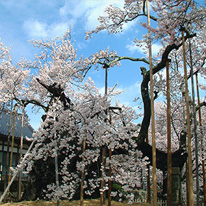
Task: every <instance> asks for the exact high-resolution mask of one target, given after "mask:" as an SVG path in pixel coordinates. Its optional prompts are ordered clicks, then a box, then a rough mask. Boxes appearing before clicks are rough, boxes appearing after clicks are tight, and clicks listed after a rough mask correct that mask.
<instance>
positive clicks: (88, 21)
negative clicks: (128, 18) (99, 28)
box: [59, 0, 131, 30]
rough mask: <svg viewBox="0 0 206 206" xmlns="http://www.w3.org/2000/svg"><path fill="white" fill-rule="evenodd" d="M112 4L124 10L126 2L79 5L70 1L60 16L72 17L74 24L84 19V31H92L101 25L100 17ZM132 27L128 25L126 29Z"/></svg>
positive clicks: (98, 0) (89, 0) (83, 0)
mask: <svg viewBox="0 0 206 206" xmlns="http://www.w3.org/2000/svg"><path fill="white" fill-rule="evenodd" d="M111 4H114V5H115V6H118V7H120V8H122V7H123V5H124V0H104V1H102V0H79V1H78V4H77V3H76V2H75V1H72V2H71V1H69V2H66V4H65V5H64V6H63V7H61V8H60V10H59V14H60V15H61V16H62V17H64V18H65V17H68V16H70V17H71V18H72V19H73V21H74V22H76V21H77V20H78V19H80V18H81V19H84V22H85V23H84V25H83V27H84V29H86V30H92V29H95V27H96V25H98V24H99V22H98V20H97V19H98V17H99V16H101V15H104V11H105V8H106V7H107V6H109V5H111ZM130 25H131V24H127V25H126V26H125V29H127V28H128V27H129V26H130Z"/></svg>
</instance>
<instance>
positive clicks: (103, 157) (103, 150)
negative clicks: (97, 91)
mask: <svg viewBox="0 0 206 206" xmlns="http://www.w3.org/2000/svg"><path fill="white" fill-rule="evenodd" d="M104 69H105V96H106V95H107V85H108V81H107V80H108V66H107V65H105V66H104ZM105 156H106V146H105V145H104V146H103V147H102V165H101V170H102V175H101V176H102V180H101V187H100V206H102V205H103V204H104V203H105V196H106V193H105V192H104V184H105V182H104V173H105Z"/></svg>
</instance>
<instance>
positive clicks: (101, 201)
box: [100, 147, 104, 206]
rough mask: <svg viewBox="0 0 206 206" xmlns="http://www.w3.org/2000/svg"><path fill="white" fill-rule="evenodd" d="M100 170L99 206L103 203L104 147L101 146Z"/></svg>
mask: <svg viewBox="0 0 206 206" xmlns="http://www.w3.org/2000/svg"><path fill="white" fill-rule="evenodd" d="M101 170H102V179H101V189H100V206H102V205H103V203H104V192H103V189H104V147H102V164H101Z"/></svg>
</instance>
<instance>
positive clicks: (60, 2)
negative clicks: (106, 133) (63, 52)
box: [0, 0, 160, 129]
mask: <svg viewBox="0 0 206 206" xmlns="http://www.w3.org/2000/svg"><path fill="white" fill-rule="evenodd" d="M112 3H114V4H115V5H117V6H120V7H122V6H123V3H124V0H35V1H33V0H19V1H16V0H7V1H4V0H0V38H1V41H2V42H3V43H4V44H5V45H6V46H11V56H12V59H13V61H14V63H15V62H17V61H18V60H19V59H20V58H21V57H24V58H25V59H28V60H29V59H31V60H32V59H33V58H34V56H35V54H36V53H38V52H39V51H38V50H37V49H35V48H33V46H32V45H30V44H29V42H28V40H31V39H43V40H46V39H51V38H55V37H56V36H61V35H63V34H64V32H65V31H66V30H69V29H70V28H72V40H73V41H74V45H75V48H76V49H77V50H78V54H79V55H83V56H84V57H87V56H89V55H91V54H92V53H96V52H97V51H99V50H101V49H107V47H108V46H109V48H110V50H115V51H117V52H118V55H120V56H132V57H142V56H144V54H143V52H142V51H141V50H140V49H139V48H138V47H135V45H134V43H133V40H134V39H135V37H140V36H142V35H143V34H144V33H143V32H145V30H144V29H142V27H140V26H139V24H138V20H137V21H135V22H133V23H129V24H127V25H125V26H124V31H123V32H122V33H120V34H116V35H108V34H107V33H106V32H101V33H99V34H97V35H93V38H92V39H89V40H85V31H89V30H91V29H94V28H95V26H96V25H97V24H98V21H97V18H98V16H99V15H103V13H104V9H105V7H106V6H108V5H110V4H112ZM159 46H160V45H158V44H156V45H154V46H153V52H157V50H158V49H159ZM142 65H143V64H142V63H141V64H139V63H137V62H136V63H134V62H129V61H124V62H123V61H122V62H121V67H114V68H112V69H111V70H110V71H109V79H108V84H109V87H112V86H114V85H115V84H116V83H118V88H119V89H122V90H125V92H124V93H123V94H121V95H120V96H119V97H118V100H119V101H120V102H121V103H125V104H126V105H128V106H133V107H136V106H137V102H133V100H134V98H135V97H138V96H139V95H140V93H139V86H140V82H141V80H142V76H141V74H140V70H139V67H140V66H142ZM89 76H90V77H91V78H92V79H93V80H94V81H95V84H96V86H97V87H98V88H100V89H103V87H104V72H103V71H102V70H100V71H95V70H91V71H90V72H89V73H88V77H89ZM29 116H30V119H31V121H30V123H31V125H32V126H33V127H34V128H35V129H37V127H38V125H39V120H40V115H38V114H35V113H33V114H31V113H29Z"/></svg>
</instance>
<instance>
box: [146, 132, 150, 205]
mask: <svg viewBox="0 0 206 206" xmlns="http://www.w3.org/2000/svg"><path fill="white" fill-rule="evenodd" d="M146 142H147V143H148V142H149V140H148V134H147V138H146ZM147 203H149V204H150V203H151V190H150V165H149V164H148V165H147Z"/></svg>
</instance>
